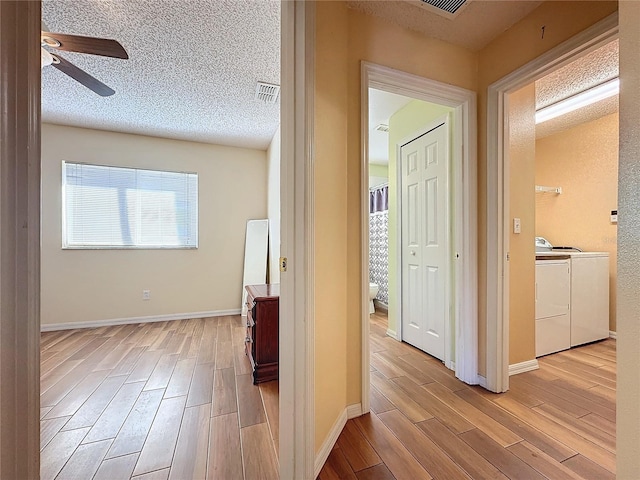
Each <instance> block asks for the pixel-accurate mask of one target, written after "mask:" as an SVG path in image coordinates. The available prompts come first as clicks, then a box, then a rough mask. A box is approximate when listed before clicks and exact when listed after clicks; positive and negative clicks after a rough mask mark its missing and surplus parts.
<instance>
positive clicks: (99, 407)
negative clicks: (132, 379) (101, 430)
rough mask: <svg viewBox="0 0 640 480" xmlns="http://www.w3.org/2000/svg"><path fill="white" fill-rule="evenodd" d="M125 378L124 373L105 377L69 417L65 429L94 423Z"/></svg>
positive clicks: (88, 425)
mask: <svg viewBox="0 0 640 480" xmlns="http://www.w3.org/2000/svg"><path fill="white" fill-rule="evenodd" d="M126 379H127V377H126V376H125V375H120V376H119V377H108V378H106V379H105V380H104V381H103V382H102V384H101V385H100V386H99V387H98V388H97V389H96V390H95V391H94V392H93V393H92V394H91V396H90V397H89V398H88V399H87V401H86V402H84V404H83V405H82V406H81V407H80V408H79V409H78V411H77V412H76V413H75V414H74V415H73V417H71V420H69V422H68V423H67V425H65V429H66V430H73V429H74V428H83V427H90V426H92V425H93V424H94V423H96V421H97V420H98V418H100V415H101V414H102V412H104V409H105V408H107V405H109V402H111V400H113V397H115V396H116V394H117V393H118V390H120V388H121V387H122V384H123V383H124V381H125V380H126Z"/></svg>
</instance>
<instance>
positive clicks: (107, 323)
mask: <svg viewBox="0 0 640 480" xmlns="http://www.w3.org/2000/svg"><path fill="white" fill-rule="evenodd" d="M226 315H240V309H239V308H234V309H232V310H213V311H210V312H191V313H170V314H167V315H150V316H146V317H125V318H111V319H108V320H91V321H88V322H67V323H44V324H41V325H40V331H41V332H53V331H57V330H74V329H76V328H98V327H111V326H113V325H130V324H134V323H154V322H169V321H172V320H188V319H190V318H206V317H224V316H226Z"/></svg>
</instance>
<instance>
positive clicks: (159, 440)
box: [133, 397, 186, 476]
mask: <svg viewBox="0 0 640 480" xmlns="http://www.w3.org/2000/svg"><path fill="white" fill-rule="evenodd" d="M185 402H186V397H173V398H166V399H164V400H162V402H161V403H160V407H159V408H158V413H157V414H156V417H155V419H154V420H153V424H152V425H151V429H150V430H149V435H148V436H147V439H146V440H145V442H144V446H143V447H142V451H141V452H140V456H139V457H138V463H136V468H135V469H134V470H133V474H134V476H135V475H142V474H143V473H149V472H153V471H154V470H160V469H164V468H169V467H171V462H172V459H173V451H174V449H175V446H176V442H177V440H178V432H179V431H180V422H181V421H182V414H183V413H184V408H185Z"/></svg>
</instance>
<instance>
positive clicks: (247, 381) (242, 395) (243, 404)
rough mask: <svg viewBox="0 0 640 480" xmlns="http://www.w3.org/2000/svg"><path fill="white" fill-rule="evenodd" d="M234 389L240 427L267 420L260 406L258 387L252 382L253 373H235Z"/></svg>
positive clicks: (260, 399) (260, 398)
mask: <svg viewBox="0 0 640 480" xmlns="http://www.w3.org/2000/svg"><path fill="white" fill-rule="evenodd" d="M236 390H237V392H238V400H239V401H238V413H239V414H240V427H248V426H251V425H255V424H258V423H264V422H266V421H267V418H266V415H265V413H264V408H262V397H260V389H258V388H256V386H255V385H254V384H253V375H251V374H246V375H237V376H236Z"/></svg>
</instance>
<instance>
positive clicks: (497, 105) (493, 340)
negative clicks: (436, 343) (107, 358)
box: [486, 15, 618, 392]
mask: <svg viewBox="0 0 640 480" xmlns="http://www.w3.org/2000/svg"><path fill="white" fill-rule="evenodd" d="M617 34H618V24H617V16H616V15H612V16H610V17H607V18H605V19H604V20H602V21H601V22H599V23H597V24H595V25H593V26H592V27H590V28H588V29H587V30H585V31H583V32H582V33H580V34H578V35H576V36H574V37H573V38H571V39H569V40H568V41H566V42H564V43H562V44H560V45H559V46H558V47H556V48H554V49H552V50H550V51H549V52H547V53H546V54H544V55H542V56H540V57H538V58H537V59H535V60H534V61H532V62H530V63H528V64H527V65H525V66H523V67H521V68H520V69H518V70H516V71H514V72H512V73H511V74H509V75H508V76H506V77H504V78H502V79H501V80H499V81H497V82H495V83H494V84H492V85H490V86H489V90H488V136H487V142H488V143H487V172H488V178H487V192H488V196H487V239H486V244H487V271H488V277H487V278H488V282H487V378H486V384H487V388H489V389H490V390H491V391H494V392H504V391H506V390H507V389H508V388H509V333H510V332H509V318H510V313H509V312H510V308H511V307H510V301H509V297H510V293H511V292H510V289H509V282H510V280H509V278H510V267H511V265H510V263H509V262H510V235H511V234H510V232H511V230H512V218H511V215H510V201H509V196H510V185H509V178H510V177H509V172H510V169H509V154H508V149H509V142H508V138H509V137H508V130H507V129H506V125H507V123H508V122H507V121H506V119H507V118H508V114H509V96H510V95H511V94H513V93H514V92H516V91H518V90H520V89H522V88H523V87H525V86H526V85H530V84H531V83H532V82H534V81H535V80H538V79H540V78H542V77H544V76H545V75H547V74H549V73H551V72H553V71H555V70H557V69H559V68H561V67H563V66H566V65H567V64H569V63H570V62H572V61H574V60H576V59H578V58H580V57H582V56H584V55H586V54H588V53H590V52H593V51H594V50H596V49H597V48H599V47H602V46H604V45H605V44H607V43H609V42H611V41H612V40H614V39H615V38H617ZM531 123H533V119H531ZM531 193H532V195H533V193H534V192H533V191H532V192H531ZM500 272H501V273H500Z"/></svg>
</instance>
